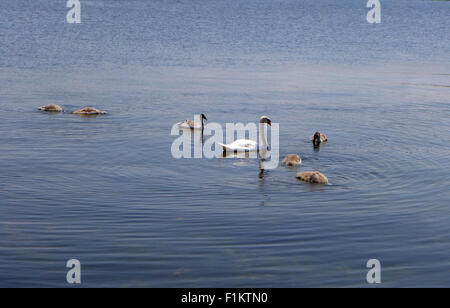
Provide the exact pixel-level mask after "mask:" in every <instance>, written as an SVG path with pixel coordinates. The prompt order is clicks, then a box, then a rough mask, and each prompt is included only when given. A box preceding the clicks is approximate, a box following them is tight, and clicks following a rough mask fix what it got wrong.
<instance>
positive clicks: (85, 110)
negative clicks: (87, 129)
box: [73, 107, 107, 116]
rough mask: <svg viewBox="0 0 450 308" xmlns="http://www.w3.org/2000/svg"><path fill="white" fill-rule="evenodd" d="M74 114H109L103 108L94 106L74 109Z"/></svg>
mask: <svg viewBox="0 0 450 308" xmlns="http://www.w3.org/2000/svg"><path fill="white" fill-rule="evenodd" d="M73 114H78V115H87V116H89V115H102V114H107V112H106V111H102V110H98V109H96V108H93V107H85V108H83V109H80V110H77V111H74V112H73Z"/></svg>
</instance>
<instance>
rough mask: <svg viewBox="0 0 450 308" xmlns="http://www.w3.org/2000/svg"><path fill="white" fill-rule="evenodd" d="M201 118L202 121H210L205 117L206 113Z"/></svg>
mask: <svg viewBox="0 0 450 308" xmlns="http://www.w3.org/2000/svg"><path fill="white" fill-rule="evenodd" d="M200 118H201V119H202V121H203V120H205V121H208V119H207V118H206V116H205V114H204V113H202V114H201V115H200Z"/></svg>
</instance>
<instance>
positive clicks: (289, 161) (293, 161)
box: [283, 154, 302, 167]
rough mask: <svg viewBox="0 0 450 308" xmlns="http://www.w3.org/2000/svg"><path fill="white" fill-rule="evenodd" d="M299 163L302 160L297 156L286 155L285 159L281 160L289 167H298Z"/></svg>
mask: <svg viewBox="0 0 450 308" xmlns="http://www.w3.org/2000/svg"><path fill="white" fill-rule="evenodd" d="M301 163H302V159H301V158H300V156H298V155H297V154H289V155H286V157H285V158H284V159H283V164H284V165H287V166H290V167H295V166H298V165H300V164H301Z"/></svg>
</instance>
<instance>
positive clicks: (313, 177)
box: [296, 171, 328, 184]
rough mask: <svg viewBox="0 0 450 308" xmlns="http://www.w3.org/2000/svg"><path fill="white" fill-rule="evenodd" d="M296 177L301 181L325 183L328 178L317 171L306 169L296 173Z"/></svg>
mask: <svg viewBox="0 0 450 308" xmlns="http://www.w3.org/2000/svg"><path fill="white" fill-rule="evenodd" d="M296 178H297V179H298V180H300V181H303V182H308V183H312V184H327V183H328V178H327V177H326V176H325V175H323V174H322V173H320V172H318V171H307V172H300V173H297V176H296Z"/></svg>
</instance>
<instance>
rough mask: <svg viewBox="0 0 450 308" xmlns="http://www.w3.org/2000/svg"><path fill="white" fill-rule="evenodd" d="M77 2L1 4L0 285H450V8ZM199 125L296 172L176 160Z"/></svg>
mask: <svg viewBox="0 0 450 308" xmlns="http://www.w3.org/2000/svg"><path fill="white" fill-rule="evenodd" d="M62 2H64V1H62ZM81 2H82V24H81V25H68V24H66V23H65V14H66V12H67V9H66V8H65V3H61V1H56V0H52V1H44V0H36V1H24V0H14V1H13V0H4V1H1V2H0V106H1V109H2V113H1V114H0V286H38V287H48V286H67V284H66V281H65V278H66V268H65V263H66V261H67V260H69V259H71V258H77V259H79V260H80V261H81V263H82V266H83V267H82V270H83V272H82V275H83V276H82V279H83V286H92V287H102V286H113V287H121V286H131V287H140V286H147V287H315V286H319V287H320V286H334V287H344V286H366V285H367V284H366V282H365V276H366V271H367V269H366V268H365V264H366V262H367V260H368V259H372V258H377V259H379V260H381V262H382V266H383V276H382V279H383V286H396V287H406V286H447V287H448V286H450V276H449V275H448V272H449V271H450V208H449V204H450V203H449V201H450V192H449V189H448V188H449V182H450V177H449V170H450V169H449V168H450V163H449V158H450V147H449V143H448V142H449V140H450V130H449V127H450V104H449V95H450V62H449V59H450V58H449V54H450V38H449V35H448V29H449V28H450V19H449V16H450V2H446V1H418V0H414V1H406V0H399V1H382V4H383V20H382V24H380V25H369V24H368V23H367V22H366V20H365V14H366V12H367V9H366V8H365V1H345V3H343V2H342V1H339V2H338V1H331V0H322V1H312V0H306V1H294V0H287V1H286V0H284V1H281V0H280V1H278V0H270V1H269V0H259V1H256V0H252V1H244V0H231V1H218V0H210V1H200V0H193V1H192V0H191V1H187V0H186V1H184V0H180V1H143V0H134V1H119V0H115V1H111V0H108V1H106V0H96V1H88V0H85V1H83V0H82V1H81ZM46 103H58V104H60V105H62V106H63V107H64V108H65V109H66V110H67V111H73V110H76V109H77V108H80V107H84V106H87V105H93V106H96V107H99V108H101V109H106V110H108V111H109V115H108V116H104V117H98V118H82V117H78V116H73V115H70V114H69V113H64V114H44V113H39V112H37V111H36V108H37V107H38V106H41V105H43V104H46ZM199 113H205V114H206V115H207V116H208V119H209V120H210V121H211V122H218V123H221V124H223V123H227V122H244V123H246V122H257V121H258V119H259V117H260V116H261V115H263V114H266V115H269V116H270V117H271V118H272V120H273V121H274V122H277V123H279V124H280V155H281V156H284V155H286V154H289V153H298V154H300V155H301V156H302V158H303V161H304V163H303V165H302V166H301V167H299V168H298V169H288V168H285V167H282V166H280V167H279V168H277V169H275V170H266V171H265V172H264V173H262V174H261V173H260V170H259V167H258V166H259V165H258V161H257V160H251V159H213V160H208V159H181V160H176V159H174V158H172V156H171V154H170V148H171V144H172V141H173V140H174V139H175V138H174V137H173V136H171V135H170V129H171V127H172V125H173V124H174V123H176V122H178V121H181V120H184V119H186V118H192V117H193V115H194V114H199ZM316 130H321V131H323V132H326V133H327V135H328V136H329V139H330V141H329V142H328V144H326V145H324V146H322V148H321V149H320V151H314V150H313V148H312V146H311V144H310V143H309V140H308V138H309V136H310V135H311V134H312V133H314V131H316ZM302 170H304V171H305V170H319V171H321V172H323V173H325V174H326V175H327V176H328V177H329V179H330V182H331V183H330V185H327V186H320V187H317V186H310V185H307V184H303V183H300V182H298V181H297V180H296V179H295V174H296V172H297V171H302Z"/></svg>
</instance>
